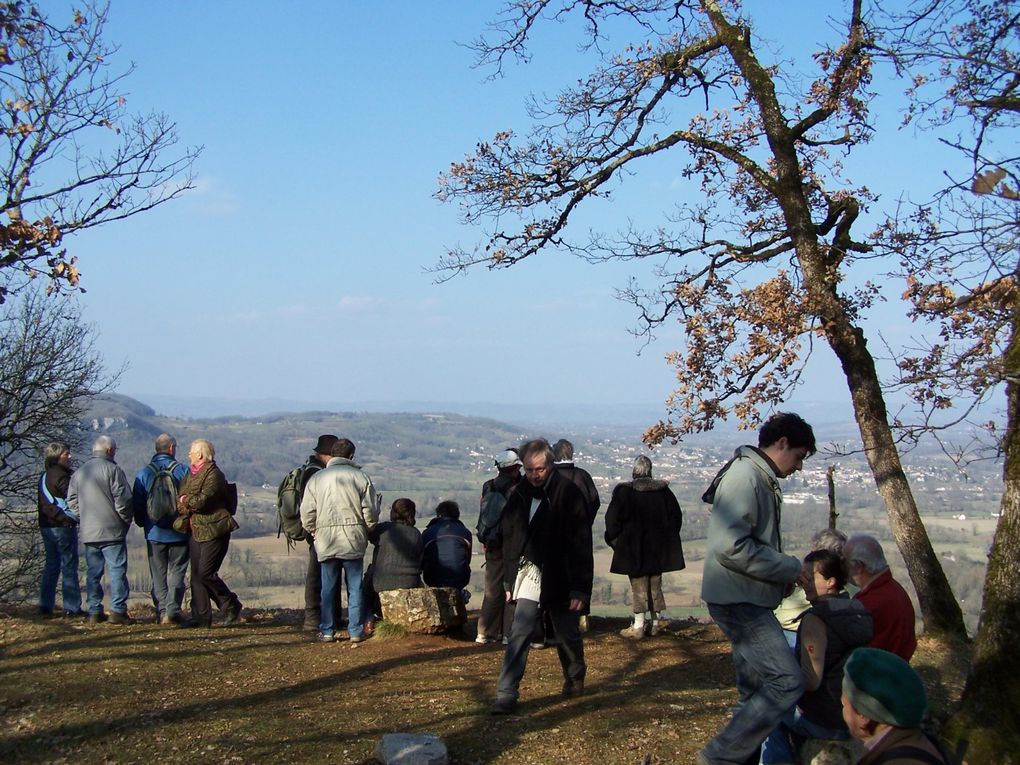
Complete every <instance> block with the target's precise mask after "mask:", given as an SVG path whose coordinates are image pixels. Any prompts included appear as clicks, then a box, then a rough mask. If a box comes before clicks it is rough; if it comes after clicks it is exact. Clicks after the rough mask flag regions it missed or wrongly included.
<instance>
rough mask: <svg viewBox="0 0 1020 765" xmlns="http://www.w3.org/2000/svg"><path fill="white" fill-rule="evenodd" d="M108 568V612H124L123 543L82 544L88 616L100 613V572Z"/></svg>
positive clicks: (101, 588)
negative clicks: (83, 547) (83, 548)
mask: <svg viewBox="0 0 1020 765" xmlns="http://www.w3.org/2000/svg"><path fill="white" fill-rule="evenodd" d="M107 567H108V568H109V571H108V574H109V578H110V610H111V611H113V612H114V613H115V614H126V613H127V599H128V579H127V543H126V542H125V541H124V540H123V539H122V540H120V541H119V542H99V543H96V544H86V545H85V571H86V574H85V590H86V592H87V593H88V606H89V613H90V614H101V613H103V570H104V569H105V568H107Z"/></svg>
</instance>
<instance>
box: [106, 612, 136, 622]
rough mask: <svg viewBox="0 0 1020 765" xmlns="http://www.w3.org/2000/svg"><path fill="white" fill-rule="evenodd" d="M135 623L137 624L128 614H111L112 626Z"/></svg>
mask: <svg viewBox="0 0 1020 765" xmlns="http://www.w3.org/2000/svg"><path fill="white" fill-rule="evenodd" d="M134 623H135V620H134V619H132V618H131V617H130V616H128V615H127V614H122V613H120V612H119V611H114V612H113V613H111V614H110V624H120V625H125V624H134Z"/></svg>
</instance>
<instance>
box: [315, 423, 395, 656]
mask: <svg viewBox="0 0 1020 765" xmlns="http://www.w3.org/2000/svg"><path fill="white" fill-rule="evenodd" d="M331 451H332V455H333V457H332V459H330V461H329V462H327V463H326V467H325V468H323V469H322V470H320V471H319V472H317V473H315V474H314V475H313V476H312V477H311V478H309V479H308V483H307V484H305V494H304V497H303V498H302V499H301V525H302V526H303V527H304V529H305V531H307V532H308V533H309V534H311V535H312V540H313V544H314V545H315V554H316V556H317V557H318V559H319V565H320V566H321V568H322V591H321V595H320V598H319V601H320V606H321V608H322V622H321V623H320V625H319V640H320V641H322V642H323V643H332V642H333V641H334V640H335V639H336V619H337V617H338V616H339V614H337V613H336V609H335V602H336V601H335V596H336V589H337V586H338V582H339V579H340V570H341V569H343V573H344V578H345V579H346V580H347V625H348V626H347V629H348V632H349V634H350V636H351V642H352V643H360V642H361V641H362V640H364V639H365V635H364V632H365V614H364V612H363V610H362V607H361V579H362V575H363V573H364V560H365V551H366V550H367V549H368V532H369V531H371V530H372V529H373V528H374V527H375V524H376V523H377V522H378V520H379V500H378V499H377V498H376V493H375V486H374V485H373V484H372V479H371V478H369V477H368V473H366V472H365V471H364V470H362V469H361V466H360V465H357V464H355V462H354V444H353V443H352V442H351V441H349V440H348V439H346V438H338V439H337V440H336V443H334V444H333V448H332V450H331Z"/></svg>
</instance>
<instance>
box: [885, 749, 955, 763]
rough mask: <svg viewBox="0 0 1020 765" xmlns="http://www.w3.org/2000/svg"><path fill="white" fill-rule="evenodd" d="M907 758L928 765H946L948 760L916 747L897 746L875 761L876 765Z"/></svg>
mask: <svg viewBox="0 0 1020 765" xmlns="http://www.w3.org/2000/svg"><path fill="white" fill-rule="evenodd" d="M906 757H909V758H911V759H913V760H917V761H918V762H924V763H927V765H946V760H945V759H943V758H942V757H939V756H938V755H935V754H932V753H931V752H927V751H925V750H924V749H921V748H920V747H916V746H897V747H894V748H892V749H890V750H889V751H888V752H882V754H881V755H879V757H878V759H877V760H875V761H874V765H879V763H883V762H889V761H890V760H899V759H903V758H906Z"/></svg>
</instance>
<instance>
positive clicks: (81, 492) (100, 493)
mask: <svg viewBox="0 0 1020 765" xmlns="http://www.w3.org/2000/svg"><path fill="white" fill-rule="evenodd" d="M67 504H68V505H70V507H71V509H72V510H73V511H74V512H76V513H77V514H78V518H79V522H80V524H81V527H80V534H81V541H82V543H84V544H87V545H88V544H101V543H103V542H121V541H123V540H124V537H125V536H126V535H127V532H128V528H130V526H131V484H130V483H129V482H128V478H127V476H126V475H124V471H123V470H121V469H120V467H119V466H118V465H117V463H116V462H114V461H113V460H112V459H110V458H109V457H108V456H106V455H105V454H93V455H92V457H91V458H90V459H89V460H88V461H87V462H86V463H85V464H84V465H82V466H81V467H80V468H78V469H77V470H76V471H75V472H74V475H72V476H71V481H70V483H69V484H68V487H67Z"/></svg>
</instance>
